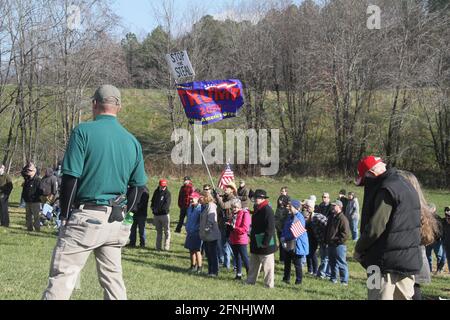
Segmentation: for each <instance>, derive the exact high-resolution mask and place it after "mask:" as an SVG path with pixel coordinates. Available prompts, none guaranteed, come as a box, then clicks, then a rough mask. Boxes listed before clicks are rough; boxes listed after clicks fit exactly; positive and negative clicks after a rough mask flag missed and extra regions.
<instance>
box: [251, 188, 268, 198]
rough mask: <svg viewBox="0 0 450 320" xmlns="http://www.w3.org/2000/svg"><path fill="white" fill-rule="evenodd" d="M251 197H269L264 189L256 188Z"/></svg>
mask: <svg viewBox="0 0 450 320" xmlns="http://www.w3.org/2000/svg"><path fill="white" fill-rule="evenodd" d="M253 197H254V198H255V199H269V197H268V196H267V192H266V191H265V190H261V189H258V190H256V191H255V193H254V195H253Z"/></svg>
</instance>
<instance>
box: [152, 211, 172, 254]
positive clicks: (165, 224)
mask: <svg viewBox="0 0 450 320" xmlns="http://www.w3.org/2000/svg"><path fill="white" fill-rule="evenodd" d="M153 224H154V225H155V228H156V250H161V249H164V250H166V251H168V250H170V216H169V215H168V214H166V215H163V216H154V217H153ZM163 233H164V247H163V246H162V241H163Z"/></svg>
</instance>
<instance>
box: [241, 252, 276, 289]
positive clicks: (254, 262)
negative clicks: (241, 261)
mask: <svg viewBox="0 0 450 320" xmlns="http://www.w3.org/2000/svg"><path fill="white" fill-rule="evenodd" d="M261 268H262V269H263V272H264V285H265V286H266V287H267V288H273V287H274V286H275V254H273V253H272V254H269V255H260V254H253V253H252V254H251V255H250V267H249V270H248V276H247V284H255V283H256V280H257V279H258V276H259V272H260V271H261Z"/></svg>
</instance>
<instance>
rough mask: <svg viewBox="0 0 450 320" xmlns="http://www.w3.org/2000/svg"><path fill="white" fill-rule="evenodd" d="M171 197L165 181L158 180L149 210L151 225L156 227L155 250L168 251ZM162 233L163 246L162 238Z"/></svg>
mask: <svg viewBox="0 0 450 320" xmlns="http://www.w3.org/2000/svg"><path fill="white" fill-rule="evenodd" d="M170 202H171V196H170V191H169V189H168V188H167V180H164V179H163V180H160V181H159V186H158V188H156V190H155V192H154V193H153V197H152V202H151V208H152V211H153V215H154V218H153V223H154V225H155V227H156V250H158V251H159V250H162V249H163V250H165V251H168V250H170V216H169V209H170ZM163 233H164V246H162V238H163Z"/></svg>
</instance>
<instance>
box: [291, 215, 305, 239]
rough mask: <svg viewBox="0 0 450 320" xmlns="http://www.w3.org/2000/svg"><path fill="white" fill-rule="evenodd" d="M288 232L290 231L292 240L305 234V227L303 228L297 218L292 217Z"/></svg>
mask: <svg viewBox="0 0 450 320" xmlns="http://www.w3.org/2000/svg"><path fill="white" fill-rule="evenodd" d="M289 230H290V231H291V233H292V235H293V236H294V238H298V237H300V236H301V235H302V234H304V233H305V232H306V229H305V227H304V226H303V224H302V222H301V221H300V220H299V219H298V218H297V217H294V221H293V223H292V224H291V227H290V228H289Z"/></svg>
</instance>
